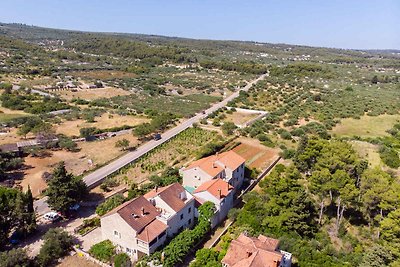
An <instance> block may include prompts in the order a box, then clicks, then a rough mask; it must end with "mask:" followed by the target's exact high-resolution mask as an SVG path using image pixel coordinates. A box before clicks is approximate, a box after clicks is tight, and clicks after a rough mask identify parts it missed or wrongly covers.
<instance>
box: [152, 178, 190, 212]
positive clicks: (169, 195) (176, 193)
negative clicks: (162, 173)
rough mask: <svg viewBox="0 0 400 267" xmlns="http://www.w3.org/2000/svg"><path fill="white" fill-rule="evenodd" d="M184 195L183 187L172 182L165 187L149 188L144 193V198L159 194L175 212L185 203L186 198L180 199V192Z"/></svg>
mask: <svg viewBox="0 0 400 267" xmlns="http://www.w3.org/2000/svg"><path fill="white" fill-rule="evenodd" d="M182 193H183V194H184V196H185V197H187V196H186V194H187V193H186V190H185V188H184V187H183V186H182V185H181V184H179V183H174V184H171V185H168V186H165V187H161V188H158V189H157V190H156V189H153V190H151V191H150V192H148V193H147V194H145V195H144V197H145V198H146V199H150V198H154V197H155V196H159V197H160V198H161V199H162V200H163V201H164V202H165V203H167V205H168V206H170V207H171V208H172V209H173V210H174V211H175V212H178V211H180V210H181V209H183V208H184V207H185V205H186V203H185V201H186V199H181V194H182Z"/></svg>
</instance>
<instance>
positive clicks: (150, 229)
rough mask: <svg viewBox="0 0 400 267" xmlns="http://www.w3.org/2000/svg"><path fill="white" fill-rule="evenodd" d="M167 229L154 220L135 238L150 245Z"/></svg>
mask: <svg viewBox="0 0 400 267" xmlns="http://www.w3.org/2000/svg"><path fill="white" fill-rule="evenodd" d="M167 228H168V227H167V225H166V224H164V223H162V222H160V221H159V220H154V221H152V222H151V223H150V224H149V225H147V226H146V227H145V228H144V229H143V230H142V231H141V232H140V233H139V234H138V235H137V238H138V239H140V240H142V241H144V242H147V243H150V242H151V241H153V240H154V239H156V238H157V236H159V235H160V234H161V233H163V232H164V231H165V230H167Z"/></svg>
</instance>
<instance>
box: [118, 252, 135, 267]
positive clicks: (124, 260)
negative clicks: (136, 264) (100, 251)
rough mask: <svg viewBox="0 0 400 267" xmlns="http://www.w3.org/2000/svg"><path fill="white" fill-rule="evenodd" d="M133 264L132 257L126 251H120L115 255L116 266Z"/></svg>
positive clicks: (123, 266)
mask: <svg viewBox="0 0 400 267" xmlns="http://www.w3.org/2000/svg"><path fill="white" fill-rule="evenodd" d="M131 264H132V262H131V259H130V258H129V256H128V255H127V254H126V253H120V254H117V255H116V256H115V257H114V267H130V266H131Z"/></svg>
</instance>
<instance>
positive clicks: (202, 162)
mask: <svg viewBox="0 0 400 267" xmlns="http://www.w3.org/2000/svg"><path fill="white" fill-rule="evenodd" d="M244 170H245V159H244V158H242V157H241V156H239V155H238V154H237V153H236V152H234V151H233V150H231V151H227V152H224V153H221V154H216V155H212V156H209V157H206V158H202V159H199V160H196V161H194V162H192V163H191V164H190V165H189V166H188V167H186V168H183V169H181V170H180V174H181V176H182V177H183V185H184V186H185V188H186V189H187V190H188V191H190V192H191V191H194V190H195V189H196V188H198V187H199V186H200V185H202V184H203V183H205V182H208V181H211V180H213V179H217V178H221V179H223V180H224V181H226V182H227V183H229V184H230V185H231V186H233V187H234V190H235V191H236V190H239V189H240V188H241V186H242V184H243V180H244Z"/></svg>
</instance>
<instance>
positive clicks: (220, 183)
mask: <svg viewBox="0 0 400 267" xmlns="http://www.w3.org/2000/svg"><path fill="white" fill-rule="evenodd" d="M232 189H233V186H231V185H230V184H228V183H227V182H225V181H224V180H222V179H221V178H218V179H213V180H210V181H207V182H205V183H203V184H202V185H200V186H199V187H198V188H196V190H194V193H199V192H203V191H208V192H209V193H210V194H211V195H213V196H215V197H216V198H217V199H223V198H225V197H226V196H228V194H229V193H230V192H231V191H232ZM220 192H221V194H220Z"/></svg>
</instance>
